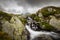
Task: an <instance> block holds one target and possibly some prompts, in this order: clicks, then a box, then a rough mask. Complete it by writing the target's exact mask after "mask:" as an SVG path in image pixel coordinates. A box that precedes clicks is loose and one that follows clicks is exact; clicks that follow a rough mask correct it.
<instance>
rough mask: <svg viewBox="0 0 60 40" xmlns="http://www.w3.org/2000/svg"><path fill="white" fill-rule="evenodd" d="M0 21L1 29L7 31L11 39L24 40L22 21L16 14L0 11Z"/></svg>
mask: <svg viewBox="0 0 60 40" xmlns="http://www.w3.org/2000/svg"><path fill="white" fill-rule="evenodd" d="M22 19H23V18H22ZM0 23H1V25H0V26H1V28H2V29H1V31H2V32H6V33H8V34H9V35H10V36H11V38H12V39H13V40H26V34H25V32H24V30H25V27H24V23H23V20H20V17H19V16H18V15H14V14H8V13H5V12H0Z"/></svg>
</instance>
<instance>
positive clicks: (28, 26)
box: [25, 17, 60, 40]
mask: <svg viewBox="0 0 60 40" xmlns="http://www.w3.org/2000/svg"><path fill="white" fill-rule="evenodd" d="M27 22H28V24H26V25H25V27H26V29H27V30H28V31H29V33H30V40H33V39H34V38H36V37H38V36H40V35H48V36H52V37H53V38H55V39H56V38H60V36H59V35H58V33H55V32H52V31H51V32H48V31H42V30H41V31H34V30H32V28H31V26H30V24H31V22H33V21H32V19H31V18H30V17H28V20H27Z"/></svg>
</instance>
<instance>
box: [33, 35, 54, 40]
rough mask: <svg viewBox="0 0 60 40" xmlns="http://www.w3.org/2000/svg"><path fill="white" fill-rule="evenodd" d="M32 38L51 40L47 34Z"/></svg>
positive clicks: (35, 39)
mask: <svg viewBox="0 0 60 40" xmlns="http://www.w3.org/2000/svg"><path fill="white" fill-rule="evenodd" d="M33 40H53V39H52V38H51V37H50V36H49V35H40V36H38V37H36V38H34V39H33Z"/></svg>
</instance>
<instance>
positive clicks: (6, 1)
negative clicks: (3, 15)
mask: <svg viewBox="0 0 60 40" xmlns="http://www.w3.org/2000/svg"><path fill="white" fill-rule="evenodd" d="M45 6H59V7H60V0H0V10H3V11H6V12H10V13H16V14H22V13H35V12H37V11H38V10H39V9H41V8H43V7H45Z"/></svg>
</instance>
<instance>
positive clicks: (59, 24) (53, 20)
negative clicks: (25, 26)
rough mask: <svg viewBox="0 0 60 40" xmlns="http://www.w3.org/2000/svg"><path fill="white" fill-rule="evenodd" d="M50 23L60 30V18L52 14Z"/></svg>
mask: <svg viewBox="0 0 60 40" xmlns="http://www.w3.org/2000/svg"><path fill="white" fill-rule="evenodd" d="M49 24H50V25H52V26H53V27H55V28H56V29H57V30H60V20H59V19H57V18H55V17H54V16H52V18H51V19H50V22H49Z"/></svg>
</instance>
